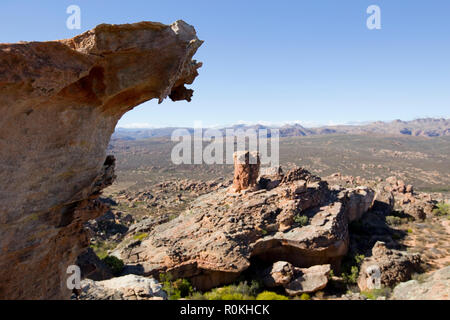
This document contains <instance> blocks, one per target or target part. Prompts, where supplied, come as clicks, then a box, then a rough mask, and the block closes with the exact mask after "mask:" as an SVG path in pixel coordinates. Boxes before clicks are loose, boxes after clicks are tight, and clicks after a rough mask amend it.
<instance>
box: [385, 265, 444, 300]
mask: <svg viewBox="0 0 450 320" xmlns="http://www.w3.org/2000/svg"><path fill="white" fill-rule="evenodd" d="M392 299H394V300H449V299H450V266H448V267H445V268H443V269H440V270H437V271H434V272H432V273H430V274H425V275H422V277H421V279H419V280H410V281H407V282H403V283H400V284H399V285H398V286H396V287H395V288H394V293H393V296H392Z"/></svg>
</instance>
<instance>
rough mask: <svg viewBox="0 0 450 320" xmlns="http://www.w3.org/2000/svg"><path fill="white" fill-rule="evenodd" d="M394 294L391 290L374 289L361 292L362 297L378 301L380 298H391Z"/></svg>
mask: <svg viewBox="0 0 450 320" xmlns="http://www.w3.org/2000/svg"><path fill="white" fill-rule="evenodd" d="M391 293H392V289H390V288H380V289H373V290H370V291H361V295H362V296H364V297H366V298H367V299H369V300H377V299H378V298H379V297H386V298H389V297H390V295H391Z"/></svg>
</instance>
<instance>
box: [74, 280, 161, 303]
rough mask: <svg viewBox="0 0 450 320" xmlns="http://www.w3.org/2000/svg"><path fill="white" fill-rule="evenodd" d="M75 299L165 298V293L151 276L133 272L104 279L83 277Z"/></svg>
mask: <svg viewBox="0 0 450 320" xmlns="http://www.w3.org/2000/svg"><path fill="white" fill-rule="evenodd" d="M76 299H79V300H165V299H167V294H166V292H165V291H163V289H162V286H161V284H159V283H158V281H156V280H155V279H153V278H145V277H140V276H136V275H133V274H130V275H126V276H123V277H118V278H113V279H109V280H104V281H93V280H90V279H85V280H83V281H81V289H80V290H79V294H78V296H76Z"/></svg>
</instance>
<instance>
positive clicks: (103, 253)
mask: <svg viewBox="0 0 450 320" xmlns="http://www.w3.org/2000/svg"><path fill="white" fill-rule="evenodd" d="M90 247H91V248H92V250H94V252H95V254H96V255H97V257H99V258H100V259H104V258H106V257H107V256H108V251H110V250H112V249H114V248H115V247H116V246H115V244H113V243H110V242H107V241H96V242H94V243H91V244H90Z"/></svg>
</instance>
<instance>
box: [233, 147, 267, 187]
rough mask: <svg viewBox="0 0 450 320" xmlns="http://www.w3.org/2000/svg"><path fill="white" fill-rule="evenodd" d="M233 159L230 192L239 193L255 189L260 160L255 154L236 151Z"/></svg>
mask: <svg viewBox="0 0 450 320" xmlns="http://www.w3.org/2000/svg"><path fill="white" fill-rule="evenodd" d="M233 158H234V179H233V185H232V191H234V192H240V191H242V190H246V189H249V188H250V189H252V188H255V187H256V181H257V179H258V176H259V166H260V159H259V154H258V153H257V152H249V151H237V152H235V153H234V155H233Z"/></svg>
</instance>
